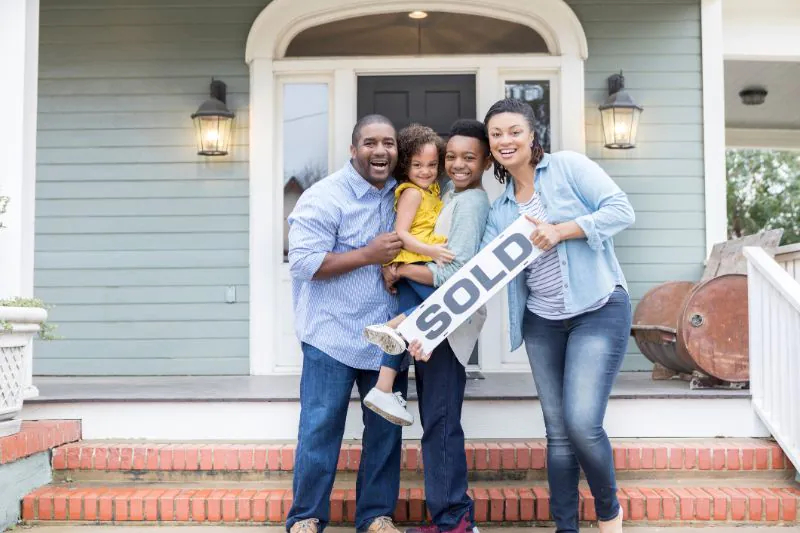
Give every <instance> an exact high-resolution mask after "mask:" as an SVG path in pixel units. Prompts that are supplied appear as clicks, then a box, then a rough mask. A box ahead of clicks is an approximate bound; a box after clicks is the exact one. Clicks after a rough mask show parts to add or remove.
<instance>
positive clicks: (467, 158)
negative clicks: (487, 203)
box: [444, 135, 491, 191]
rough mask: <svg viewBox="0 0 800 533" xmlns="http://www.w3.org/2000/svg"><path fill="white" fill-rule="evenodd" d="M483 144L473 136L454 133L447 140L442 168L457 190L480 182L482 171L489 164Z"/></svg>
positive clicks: (468, 187) (474, 185)
mask: <svg viewBox="0 0 800 533" xmlns="http://www.w3.org/2000/svg"><path fill="white" fill-rule="evenodd" d="M484 146H485V145H482V144H481V142H480V141H479V140H478V139H475V138H474V137H466V136H463V135H454V136H452V137H450V140H449V141H447V151H446V152H445V155H444V170H445V172H447V175H448V177H449V178H450V179H451V180H452V182H453V185H454V186H455V188H456V190H457V191H463V190H465V189H472V188H475V187H477V186H479V185H480V184H481V178H482V177H483V173H484V172H485V171H486V170H487V169H488V168H489V166H490V165H491V160H490V159H489V154H487V153H486V148H484Z"/></svg>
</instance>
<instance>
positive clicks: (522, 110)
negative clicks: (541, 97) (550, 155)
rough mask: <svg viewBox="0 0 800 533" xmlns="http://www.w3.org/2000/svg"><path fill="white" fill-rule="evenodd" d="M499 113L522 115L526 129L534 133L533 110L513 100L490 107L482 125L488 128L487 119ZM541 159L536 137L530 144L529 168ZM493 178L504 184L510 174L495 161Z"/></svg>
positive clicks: (540, 147) (539, 146) (541, 153)
mask: <svg viewBox="0 0 800 533" xmlns="http://www.w3.org/2000/svg"><path fill="white" fill-rule="evenodd" d="M501 113H514V114H516V115H522V116H523V117H525V121H526V122H527V123H528V127H529V128H530V129H531V131H534V130H535V128H536V115H534V114H533V109H532V108H531V106H530V105H529V104H528V103H527V102H523V101H522V100H516V99H514V98H506V99H504V100H500V101H498V102H495V104H494V105H493V106H492V107H490V108H489V111H488V112H487V113H486V118H484V119H483V123H484V124H485V125H486V127H487V128H488V127H489V119H491V118H492V117H493V116H495V115H499V114H501ZM543 157H544V148H542V145H541V144H539V136H538V135H536V136H534V138H533V144H531V166H532V167H533V168H536V165H538V164H539V161H541V160H542V158H543ZM494 177H495V179H497V181H499V182H500V183H505V182H506V181H507V180H508V179H509V178H511V174H510V173H509V172H508V170H506V167H504V166H503V165H501V164H500V163H498V162H497V161H495V162H494Z"/></svg>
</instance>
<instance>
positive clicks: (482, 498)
mask: <svg viewBox="0 0 800 533" xmlns="http://www.w3.org/2000/svg"><path fill="white" fill-rule="evenodd" d="M355 495H356V492H355V490H354V489H334V491H333V493H332V495H331V522H332V523H333V524H352V523H353V521H354V515H355ZM580 495H581V497H580V516H581V520H584V521H594V520H596V516H595V511H594V500H593V498H592V496H591V494H590V492H589V490H588V488H586V487H581V489H580ZM618 495H619V499H620V503H621V505H622V507H623V511H624V515H625V518H626V522H629V523H634V524H637V525H642V524H658V525H686V524H692V523H697V524H709V523H712V522H716V523H759V524H781V523H782V524H796V523H798V521H797V511H798V504H799V503H800V490H798V489H797V488H794V487H789V486H773V487H763V486H754V485H747V484H738V485H730V484H729V485H725V486H710V485H706V486H685V485H672V486H667V485H663V484H656V485H648V484H629V485H626V486H622V487H621V488H620V489H619V493H618ZM470 496H471V497H472V498H473V499H474V500H475V519H476V521H477V522H478V523H479V524H515V525H522V524H537V523H543V522H549V521H550V512H549V503H550V496H549V493H548V491H547V489H546V488H545V487H544V486H541V485H532V484H531V485H521V484H515V485H510V486H506V487H503V486H493V485H486V486H473V487H472V488H471V489H470ZM291 503H292V494H291V491H290V490H288V489H287V488H271V489H263V488H262V489H242V488H231V487H227V488H221V487H218V486H217V487H215V486H213V485H212V486H210V487H209V486H206V487H204V486H196V485H191V486H162V487H153V486H147V485H135V484H132V485H124V486H106V487H89V486H81V485H78V486H72V487H66V486H56V485H53V486H46V487H42V488H40V489H38V490H36V491H34V492H32V493H31V494H29V495H28V496H26V497H25V498H24V500H23V503H22V517H23V520H25V521H26V522H31V523H33V522H53V521H59V522H60V521H70V522H90V523H112V522H117V523H124V522H152V523H176V522H177V523H256V524H261V523H271V524H280V523H282V522H283V521H284V520H285V519H286V514H287V513H288V511H289V508H290V507H291ZM426 516H427V511H426V508H425V495H424V491H423V489H422V488H403V489H401V491H400V498H399V500H398V502H397V507H396V509H395V519H396V520H397V522H399V523H409V522H421V521H423V520H424V519H425V518H426Z"/></svg>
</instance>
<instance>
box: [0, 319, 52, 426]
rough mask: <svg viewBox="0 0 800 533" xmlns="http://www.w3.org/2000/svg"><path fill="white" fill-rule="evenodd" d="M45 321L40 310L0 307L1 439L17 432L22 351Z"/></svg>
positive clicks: (22, 385)
mask: <svg viewBox="0 0 800 533" xmlns="http://www.w3.org/2000/svg"><path fill="white" fill-rule="evenodd" d="M46 319H47V311H46V310H45V309H42V308H39V307H4V306H0V437H5V436H7V435H13V434H15V433H17V432H18V431H19V428H20V424H21V423H22V420H21V419H20V418H19V415H20V413H21V412H22V395H23V392H24V390H25V378H26V376H27V370H28V369H27V368H26V364H27V361H25V348H26V347H27V346H28V344H29V343H30V342H31V341H32V340H33V336H34V335H36V334H37V333H38V332H39V330H40V329H41V325H42V322H44V321H45V320H46Z"/></svg>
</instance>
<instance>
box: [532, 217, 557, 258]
mask: <svg viewBox="0 0 800 533" xmlns="http://www.w3.org/2000/svg"><path fill="white" fill-rule="evenodd" d="M525 218H527V219H528V220H529V221H530V222H532V223H534V224H536V229H535V230H533V233H531V242H532V243H533V245H534V246H536V247H537V248H539V249H540V250H542V251H544V252H546V251H547V250H549V249H550V248H552V247H553V246H555V245H556V244H558V243H560V242H561V234H560V233H559V232H558V230H557V229H556V227H555V226H554V225H553V224H548V223H547V222H542V221H541V220H539V219H537V218H533V217H532V216H529V215H525Z"/></svg>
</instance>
